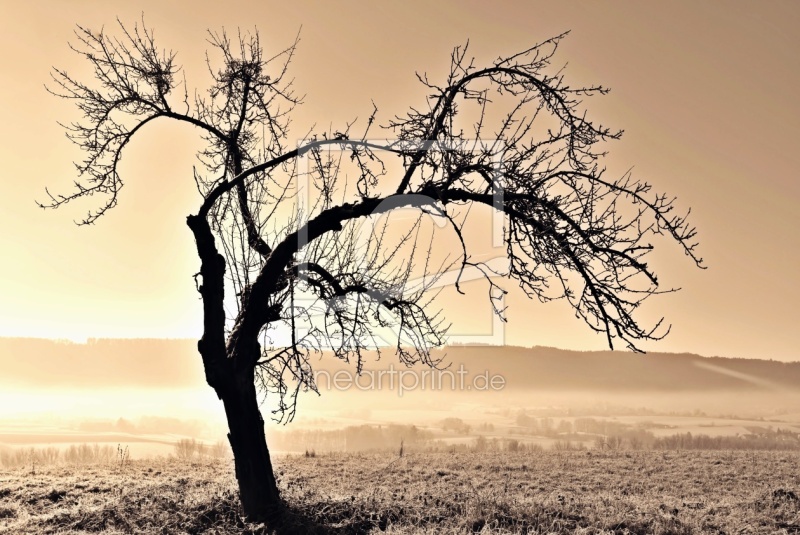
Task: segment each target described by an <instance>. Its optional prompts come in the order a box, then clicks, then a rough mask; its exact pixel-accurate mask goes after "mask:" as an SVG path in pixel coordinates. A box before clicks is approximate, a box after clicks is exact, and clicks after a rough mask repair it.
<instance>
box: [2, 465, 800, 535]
mask: <svg viewBox="0 0 800 535" xmlns="http://www.w3.org/2000/svg"><path fill="white" fill-rule="evenodd" d="M798 461H800V455H798V454H797V453H778V452H756V453H754V452H747V453H725V452H723V453H720V452H714V453H710V452H669V453H663V452H630V453H625V452H611V453H603V452H596V451H592V452H550V451H548V452H538V453H528V454H513V453H498V452H488V453H455V454H450V453H406V455H404V456H403V457H402V458H396V457H395V458H392V457H391V456H390V455H389V454H329V455H317V456H316V457H305V456H293V457H288V458H280V459H277V460H276V463H275V464H276V468H277V471H278V473H279V476H280V485H281V488H282V491H283V496H284V498H285V499H286V501H287V502H288V504H289V507H290V510H289V513H288V515H287V521H286V522H287V524H286V526H287V527H285V528H284V529H282V530H281V531H282V532H283V533H306V532H319V533H378V532H381V531H385V532H388V533H394V534H419V533H643V534H644V533H664V534H666V533H676V534H677V533H800V465H799V464H798ZM0 532H2V533H107V534H114V533H170V534H172V533H209V534H212V533H213V534H240V533H260V532H267V531H265V530H264V529H263V527H261V526H255V525H249V524H246V523H244V522H243V521H242V520H241V517H240V509H239V506H238V503H237V499H236V495H235V482H234V481H233V477H232V474H231V468H230V466H229V465H228V464H225V463H212V464H209V463H195V464H189V463H180V462H158V461H137V462H133V463H129V464H126V465H123V466H120V465H119V464H113V463H112V464H109V465H107V466H99V467H84V468H80V467H79V468H69V467H63V466H62V467H50V468H43V469H40V468H36V471H35V473H31V469H30V467H28V468H25V469H17V470H12V471H0Z"/></svg>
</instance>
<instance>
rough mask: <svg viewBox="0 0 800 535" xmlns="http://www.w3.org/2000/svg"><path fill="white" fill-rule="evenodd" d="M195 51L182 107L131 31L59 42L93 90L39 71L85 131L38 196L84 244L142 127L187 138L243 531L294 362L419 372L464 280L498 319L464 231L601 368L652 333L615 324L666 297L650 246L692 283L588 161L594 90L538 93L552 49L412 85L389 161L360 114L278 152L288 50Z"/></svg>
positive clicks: (645, 214) (270, 505)
mask: <svg viewBox="0 0 800 535" xmlns="http://www.w3.org/2000/svg"><path fill="white" fill-rule="evenodd" d="M209 35H210V39H209V42H210V44H211V47H212V49H213V53H214V54H215V56H212V58H211V59H209V60H208V64H209V71H210V74H211V78H212V84H211V87H210V88H209V89H208V91H207V93H204V94H200V93H197V92H195V93H193V94H192V93H190V91H189V89H188V87H187V83H186V81H185V78H183V77H182V76H181V71H180V68H179V67H178V65H177V64H176V62H175V55H174V54H173V53H171V52H164V51H162V50H161V49H159V48H158V47H157V46H156V43H155V40H154V37H153V33H152V31H151V30H149V29H148V28H147V27H146V26H144V24H141V25H135V26H134V27H133V28H130V27H128V28H126V27H125V26H123V25H122V24H120V35H119V36H118V37H114V36H112V35H109V34H107V33H104V32H102V31H101V32H100V33H95V32H92V31H91V30H89V29H86V28H83V27H80V26H79V27H78V28H77V30H76V36H77V40H76V42H75V43H74V45H73V50H75V51H76V52H77V53H78V54H80V55H81V56H83V58H84V59H85V60H86V61H88V62H89V64H91V66H92V67H93V69H94V76H93V79H91V80H89V81H87V82H86V83H84V82H82V81H80V80H78V79H76V78H73V77H72V76H71V75H69V74H68V73H67V72H65V71H63V70H58V69H56V70H54V72H53V79H54V81H55V85H52V86H51V88H50V90H51V92H53V93H54V94H56V95H58V96H61V97H64V98H67V99H70V100H74V101H75V103H76V105H77V106H78V108H79V109H80V110H81V112H82V113H83V118H82V119H81V120H80V121H79V122H76V123H73V124H70V125H68V126H66V127H65V128H66V129H67V132H68V135H69V137H70V138H71V139H72V141H74V142H75V143H76V144H77V145H78V146H79V147H80V149H81V150H82V151H83V153H84V154H85V159H84V160H83V161H81V162H78V163H77V169H78V173H79V175H80V180H79V181H78V182H76V183H75V188H76V189H75V190H74V191H73V192H72V193H71V194H68V195H52V194H50V193H49V192H48V195H49V200H48V201H47V202H45V203H42V206H44V207H52V208H55V207H58V206H61V205H63V204H66V203H69V202H70V201H72V200H75V199H78V198H82V197H94V198H99V199H101V201H100V203H99V205H97V207H96V208H95V209H93V211H90V212H89V213H88V214H87V216H86V217H85V219H84V220H83V221H81V223H82V224H91V223H94V222H95V221H96V220H97V219H98V218H99V217H101V216H102V215H103V214H105V213H106V212H107V211H108V210H109V209H111V208H113V207H114V206H116V204H117V201H118V196H119V192H120V188H121V186H122V178H121V177H120V175H119V162H120V159H121V157H122V154H123V151H124V149H125V147H126V146H127V145H128V143H129V142H130V140H131V139H132V138H133V137H134V136H138V135H139V132H140V131H141V130H142V129H143V127H144V126H146V125H147V124H149V123H151V122H153V121H155V120H160V119H163V120H173V121H179V122H183V123H186V124H187V125H191V126H193V127H195V128H197V129H198V131H199V133H200V135H201V136H202V138H203V140H204V141H205V149H204V150H203V151H202V152H201V153H200V154H199V159H200V161H201V162H202V166H201V167H200V169H195V170H194V180H195V183H196V186H197V189H198V191H199V193H200V201H199V206H198V209H197V212H196V213H194V214H192V215H190V216H188V218H187V224H188V226H189V228H190V229H191V231H192V233H193V235H194V240H195V243H196V248H197V254H198V256H199V259H200V271H199V273H198V274H196V275H195V281H196V285H197V289H198V291H199V293H200V295H201V297H202V304H203V313H204V320H203V321H204V325H203V327H204V332H203V336H202V339H201V340H200V341H199V342H198V351H199V353H200V356H201V357H202V362H203V366H204V369H205V377H206V380H207V382H208V384H209V385H210V386H211V387H212V388H213V389H214V390H215V392H216V393H217V395H218V396H219V398H220V399H221V400H222V402H223V404H224V407H225V413H226V416H227V421H228V425H229V431H230V432H229V435H228V437H229V440H230V444H231V447H232V450H233V454H234V458H235V467H236V477H237V480H238V483H239V488H240V495H241V500H242V504H243V507H244V511H245V513H246V514H247V516H248V517H249V518H251V519H255V520H262V519H270V518H271V517H272V516H273V515H275V514H277V513H276V511H278V510H279V507H278V506H279V504H280V499H279V493H278V489H277V486H276V482H275V478H274V476H273V471H272V466H271V462H270V456H269V451H268V448H267V444H266V440H265V437H264V420H263V418H262V415H261V412H260V409H259V397H258V394H259V389H260V391H261V392H262V393H263V394H265V395H266V394H269V395H270V396H273V397H274V399H275V400H276V405H277V409H276V412H275V414H276V418H278V419H281V418H283V419H291V418H292V416H293V415H294V411H295V408H296V402H297V395H298V393H299V392H301V391H304V390H309V389H310V390H316V386H315V384H314V379H313V375H312V366H311V362H310V360H309V357H310V356H311V355H312V354H314V353H316V352H319V351H321V350H322V349H328V350H330V351H332V353H333V354H334V355H335V356H336V357H338V358H340V359H346V360H353V361H355V365H356V368H357V370H358V371H360V370H361V366H362V363H363V358H364V351H365V349H366V348H369V347H374V346H380V345H381V344H380V343H379V342H380V340H379V338H382V336H383V335H382V334H380V333H382V332H383V331H382V329H383V330H385V329H386V328H387V327H388V328H389V329H390V331H391V332H393V333H394V334H395V340H393V344H394V346H393V351H394V352H395V353H396V354H397V356H398V358H399V359H400V361H402V362H403V363H405V364H408V365H411V364H414V363H424V364H428V365H431V366H435V365H436V363H437V361H436V360H435V359H434V358H433V357H432V356H431V348H433V347H436V346H439V345H441V344H442V343H443V342H444V335H445V332H446V327H447V326H446V325H445V324H444V323H443V321H442V319H441V318H440V315H439V313H438V312H436V311H435V310H432V307H431V301H432V300H433V298H434V297H435V294H436V291H435V287H436V283H437V281H438V280H439V279H440V277H442V276H443V274H445V273H450V274H451V275H452V274H453V273H455V276H454V277H455V278H454V280H453V284H454V285H455V288H456V289H457V290H458V291H459V292H461V286H460V282H461V280H462V276H463V274H464V273H465V272H466V271H468V270H472V271H476V272H477V273H479V274H481V275H482V276H483V277H484V279H485V281H486V283H487V286H488V287H489V301H490V302H491V303H492V305H493V307H494V311H495V312H496V313H497V314H500V315H504V309H503V307H502V304H501V299H500V297H501V295H502V294H503V293H504V292H505V290H503V289H502V288H501V287H500V286H498V284H497V283H496V282H495V278H496V277H495V275H497V273H495V271H493V270H494V268H493V267H492V266H490V265H489V264H487V263H485V262H480V261H478V260H476V259H475V258H474V256H473V255H471V253H470V248H471V245H470V244H471V240H470V239H469V236H468V234H469V232H467V231H468V227H467V226H466V225H465V223H466V222H467V221H471V220H472V219H473V218H475V217H484V215H480V214H481V207H483V212H494V213H499V214H502V218H503V220H504V231H503V240H504V248H505V257H506V259H507V261H508V272H507V274H506V275H507V277H509V278H511V279H514V280H515V281H516V282H517V283H518V284H519V286H520V287H521V288H522V290H523V291H524V292H525V293H526V294H527V295H528V296H529V297H531V298H534V297H535V298H537V299H539V300H541V301H550V300H552V299H558V298H563V299H566V300H567V301H568V302H569V303H570V304H571V305H572V307H573V308H574V310H575V312H576V314H577V315H578V316H579V317H580V318H582V319H583V320H584V321H585V322H586V323H587V324H588V325H589V327H590V328H591V329H594V330H595V331H598V332H600V333H603V334H604V335H605V337H606V340H607V342H608V345H609V346H610V347H614V343H615V341H619V342H622V343H623V344H625V345H626V346H627V347H628V348H631V349H633V350H637V347H636V345H635V344H636V343H637V341H641V340H653V339H659V338H661V337H663V336H664V335H665V334H666V332H667V331H668V330H669V329H668V328H666V327H662V324H661V322H658V323H657V324H655V325H650V326H645V325H642V324H641V323H640V322H639V321H637V319H635V318H634V313H635V311H636V309H637V308H638V307H639V305H640V304H641V303H642V302H643V301H644V299H646V298H647V297H649V296H651V295H653V294H657V293H663V292H669V291H674V290H673V289H662V288H660V287H659V286H658V279H657V278H656V274H655V273H654V272H653V270H652V269H651V268H650V267H649V266H648V264H647V262H646V257H647V254H648V253H649V252H650V251H651V250H652V249H653V245H652V243H651V241H650V240H651V239H652V238H653V237H654V236H655V235H664V236H666V237H668V238H670V239H671V240H674V241H675V242H677V243H678V245H679V246H680V247H681V248H682V249H683V251H684V252H685V253H686V254H687V255H688V256H690V257H691V258H692V260H693V261H694V262H695V263H696V264H697V265H698V266H699V265H701V262H702V260H701V259H700V258H699V257H698V256H696V254H695V246H696V243H695V241H694V236H695V230H694V228H693V227H691V226H690V225H689V224H688V223H687V220H686V218H685V216H680V215H675V214H674V213H673V201H674V199H673V198H670V197H667V196H665V195H661V194H655V193H653V192H652V191H651V186H650V185H649V184H647V183H645V182H640V181H637V180H634V179H633V178H632V177H631V175H630V174H629V173H627V174H625V175H623V176H621V177H619V178H606V176H605V173H604V169H603V168H602V167H601V166H600V164H599V159H600V158H601V157H602V156H603V155H604V153H603V152H602V151H601V150H600V149H599V148H598V143H601V142H604V141H608V140H613V139H617V138H619V137H620V135H621V131H615V130H611V129H609V128H606V127H604V126H601V125H598V124H595V123H593V122H592V121H591V120H590V119H589V118H587V116H586V114H585V112H584V110H583V108H582V101H581V99H583V98H584V97H588V96H591V95H595V94H604V93H606V92H607V90H606V89H605V88H603V87H600V86H598V87H580V88H572V87H570V86H569V85H567V84H566V82H565V81H564V78H563V74H562V72H561V71H556V72H555V73H549V71H550V63H551V60H552V58H553V54H554V53H555V51H556V48H557V46H558V44H559V42H560V41H561V40H562V38H563V37H564V35H559V36H557V37H555V38H552V39H549V40H547V41H544V42H542V43H540V44H537V45H535V46H533V47H531V48H529V49H528V50H524V51H522V52H520V53H518V54H514V55H511V56H507V57H502V58H499V59H497V60H496V61H494V62H493V63H491V64H489V65H487V66H486V67H484V68H477V67H475V66H474V65H473V61H472V60H471V59H470V58H469V56H468V55H467V47H458V48H456V49H455V50H454V52H453V53H452V55H451V62H450V72H449V73H447V75H446V76H445V77H444V78H443V79H442V80H441V81H439V82H434V81H432V80H430V79H429V78H428V77H427V76H426V75H418V78H419V80H420V82H421V83H422V84H423V86H424V89H425V91H426V92H427V94H428V96H427V101H426V105H425V106H424V107H423V108H421V109H416V108H411V109H410V111H409V112H408V113H407V114H405V115H403V116H396V117H394V119H392V120H390V121H389V122H388V123H387V124H386V125H385V126H384V127H383V128H384V130H383V131H384V132H386V133H388V134H389V135H388V136H384V137H388V138H390V139H382V140H376V139H375V138H372V137H370V132H371V130H372V127H373V126H374V123H375V120H376V115H377V108H374V107H373V108H374V109H373V111H372V115H371V116H370V117H369V118H368V120H367V121H366V124H365V126H364V132H363V133H362V134H360V135H356V134H353V133H352V131H353V129H354V124H355V123H353V124H349V125H346V127H345V128H343V129H342V130H341V131H334V132H325V133H321V134H315V133H313V132H309V133H307V134H306V135H305V136H303V141H302V142H301V143H299V144H298V145H297V146H296V148H290V147H289V145H288V143H289V142H288V139H289V138H288V136H289V117H290V113H291V111H292V109H293V108H294V107H295V106H296V105H298V104H300V103H301V100H302V99H301V98H300V97H298V96H297V95H296V94H295V92H294V91H293V84H292V80H291V79H290V78H289V77H288V75H287V71H288V68H289V65H290V63H291V60H292V58H293V55H294V53H295V50H296V46H297V41H295V42H294V43H293V44H292V45H291V46H289V47H288V48H286V49H285V50H282V51H280V52H279V53H277V54H274V55H265V54H264V53H263V51H262V47H261V44H260V42H259V36H258V34H257V33H252V34H250V33H245V34H242V33H240V34H239V35H238V36H237V38H236V39H231V38H229V36H228V35H226V34H225V33H210V34H209ZM407 208H411V209H413V210H415V213H416V214H417V217H416V218H412V220H411V223H409V222H408V219H407V218H406V219H405V221H400V220H398V219H397V218H392V217H391V214H392V213H396V212H397V211H398V210H400V209H407ZM471 209H474V210H473V211H472V212H470V210H471ZM471 213H472V215H470V214H471ZM431 220H436V221H437V225H434V226H432V225H430V224H429V223H430V221H431ZM365 223H369V225H367V227H368V228H367V230H366V231H365ZM441 235H445V238H444V239H446V240H450V241H451V243H455V244H457V246H456V247H455V248H452V247H449V248H447V249H448V250H452V251H451V252H452V253H454V255H455V256H453V255H451V256H450V257H447V256H446V255H443V254H442V248H441V247H436V246H434V244H435V243H438V242H437V240H439V241H440V240H441V238H439V236H441ZM445 243H446V242H445ZM279 337H282V339H281V340H278V338H279Z"/></svg>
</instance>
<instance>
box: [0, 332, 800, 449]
mask: <svg viewBox="0 0 800 535" xmlns="http://www.w3.org/2000/svg"><path fill="white" fill-rule="evenodd" d="M19 355H27V357H26V358H18V356H19ZM437 356H439V357H441V358H442V362H441V364H440V368H441V369H440V370H433V371H430V370H425V369H423V368H419V369H415V368H411V369H407V368H405V367H403V366H399V365H398V364H397V363H396V362H395V361H394V360H393V358H392V356H391V355H389V354H388V352H387V354H384V355H383V356H382V357H381V358H380V360H378V359H377V355H375V354H369V355H368V356H367V359H366V362H365V364H364V370H363V373H362V375H361V376H356V374H355V366H354V365H353V364H352V363H351V364H348V363H345V362H341V361H337V360H336V359H334V358H333V357H332V356H331V355H327V354H325V355H320V356H319V360H318V361H316V362H314V363H313V365H314V367H315V371H316V372H317V376H316V378H317V385H318V388H319V395H317V394H316V393H314V392H305V393H301V395H300V399H299V409H298V415H297V417H296V418H295V420H294V421H293V422H291V423H289V424H286V425H282V424H276V423H274V422H273V423H269V422H268V424H267V434H268V436H269V440H270V443H271V444H272V447H273V449H274V450H275V451H276V452H278V453H280V452H290V451H300V452H302V451H307V450H315V451H317V450H319V451H327V450H330V451H344V450H359V449H394V448H396V447H398V446H399V444H400V442H401V441H404V442H405V443H406V444H407V447H419V448H445V447H451V446H453V447H455V446H458V447H467V446H472V445H474V444H475V443H476V441H479V440H489V441H492V440H494V441H495V444H496V445H498V447H499V446H502V445H503V444H505V443H507V442H508V441H511V440H513V441H517V442H519V443H521V444H531V445H533V444H536V445H538V446H541V447H546V448H547V447H554V445H556V444H558V443H562V442H570V443H571V444H572V443H574V444H575V445H577V446H583V447H589V446H591V445H592V444H593V441H595V440H597V437H598V436H609V435H611V434H614V433H618V434H620V435H621V436H622V435H625V436H628V435H630V434H631V433H633V432H636V433H640V434H642V436H644V437H645V440H649V441H651V442H652V441H654V440H656V439H658V438H659V437H666V436H673V435H679V434H682V433H693V434H694V435H706V436H710V437H739V438H741V437H745V436H748V435H749V436H752V437H755V436H756V435H760V434H763V433H769V432H773V431H775V430H778V429H781V430H786V431H789V432H793V433H797V432H800V394H798V389H797V388H796V386H797V385H800V363H785V362H777V361H769V360H744V359H726V358H721V357H717V358H705V357H700V356H697V355H688V354H662V353H651V354H646V355H638V354H631V353H623V352H609V351H602V352H572V351H563V350H558V349H553V348H542V347H536V348H519V347H473V346H455V347H448V348H445V349H444V350H442V351H440V352H439V353H437ZM0 369H3V370H4V373H3V375H2V377H0V448H6V449H7V450H8V449H14V448H25V447H31V446H39V447H44V446H57V447H60V448H66V447H68V446H69V445H71V444H78V443H100V444H113V445H115V446H116V445H117V444H125V445H127V446H128V447H129V448H130V452H131V454H132V455H133V456H135V457H149V456H158V455H161V456H166V455H171V454H173V453H174V448H175V444H176V443H177V442H178V441H180V440H182V439H195V440H197V441H199V442H202V443H206V444H213V443H216V442H218V441H221V440H224V436H225V420H224V414H223V411H222V404H221V402H219V400H217V398H216V396H215V395H214V394H213V391H212V390H211V389H210V388H208V387H207V386H206V385H205V384H204V379H203V375H202V369H201V363H200V362H199V358H198V357H197V356H196V349H195V343H194V342H193V341H190V340H90V341H88V342H87V343H85V344H78V343H72V342H57V341H51V340H37V339H9V338H6V339H0ZM271 402H272V400H270V399H267V400H266V404H265V407H266V408H267V410H265V415H266V414H268V411H269V410H270V409H271V408H272V407H273V405H271ZM626 434H627V435H626Z"/></svg>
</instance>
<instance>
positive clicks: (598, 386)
mask: <svg viewBox="0 0 800 535" xmlns="http://www.w3.org/2000/svg"><path fill="white" fill-rule="evenodd" d="M437 355H440V356H441V355H446V360H445V362H450V363H451V368H450V369H451V370H455V369H458V367H459V365H460V364H463V366H464V369H465V370H468V371H469V373H470V375H473V376H474V375H477V374H479V373H483V372H484V371H485V370H488V371H489V372H490V373H492V374H502V375H503V376H504V377H505V378H506V388H508V389H537V390H565V389H568V390H612V391H637V390H639V391H644V390H648V391H649V390H658V391H664V392H669V391H709V390H776V389H777V390H784V389H787V390H794V391H797V389H798V388H800V362H790V363H786V362H778V361H772V360H758V359H730V358H722V357H713V358H709V357H701V356H699V355H692V354H673V353H648V354H645V355H641V354H633V353H628V352H618V351H589V352H577V351H566V350H561V349H555V348H548V347H534V348H522V347H511V346H502V347H491V346H489V347H486V346H453V347H448V348H446V349H445V350H443V351H440V352H438V353H437ZM391 364H393V365H394V368H395V369H402V368H403V366H402V365H400V364H398V363H397V361H396V360H395V359H393V358H392V357H391V355H390V354H389V352H388V351H387V352H385V353H384V355H383V358H382V359H381V360H380V361H375V359H373V358H368V361H367V363H366V365H365V369H373V370H380V369H388V367H389V366H390V365H391ZM314 366H315V369H327V370H337V369H341V368H343V367H345V366H346V365H345V364H344V363H342V362H339V361H335V360H334V359H333V358H330V357H324V358H322V359H320V360H319V361H318V362H315V363H314ZM202 385H204V378H203V370H202V365H201V363H200V359H199V356H198V355H197V350H196V342H195V341H192V340H166V339H100V340H90V341H89V342H88V343H86V344H78V343H72V342H63V341H54V340H45V339H32V338H0V388H2V387H10V386H16V387H25V388H31V387H39V388H50V387H63V388H84V387H114V388H117V387H136V388H142V387H144V388H147V387H149V388H191V387H197V386H202Z"/></svg>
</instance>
